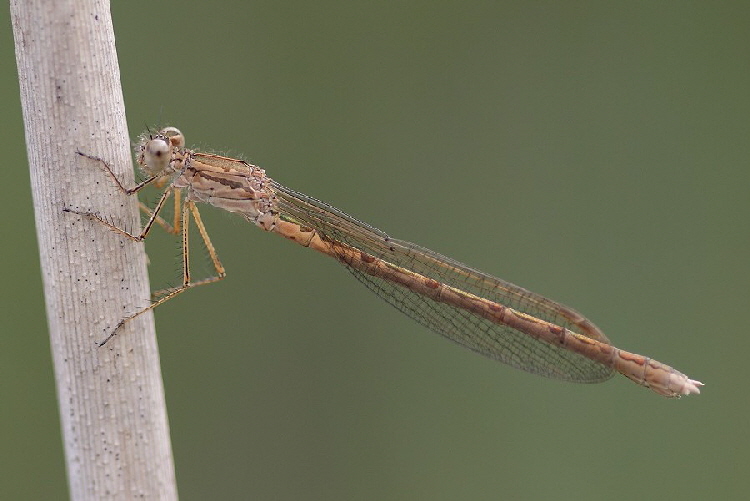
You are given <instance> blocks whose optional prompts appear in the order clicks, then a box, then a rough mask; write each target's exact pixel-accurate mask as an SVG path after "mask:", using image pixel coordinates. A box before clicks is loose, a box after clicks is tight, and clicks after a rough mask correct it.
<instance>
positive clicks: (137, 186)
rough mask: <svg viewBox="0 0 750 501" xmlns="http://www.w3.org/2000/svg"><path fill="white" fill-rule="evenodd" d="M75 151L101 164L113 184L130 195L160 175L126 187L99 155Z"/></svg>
mask: <svg viewBox="0 0 750 501" xmlns="http://www.w3.org/2000/svg"><path fill="white" fill-rule="evenodd" d="M76 153H78V154H79V155H81V156H82V157H85V158H88V159H89V160H93V161H95V162H97V163H98V164H99V165H100V166H101V168H102V170H104V172H106V173H107V174H109V177H111V178H112V180H113V181H114V182H115V184H116V185H117V187H118V188H119V189H120V191H122V192H123V193H125V194H127V195H132V194H133V193H138V192H139V191H141V189H142V188H144V187H145V186H148V185H149V184H151V183H153V182H154V181H155V180H157V179H159V177H160V176H151V177H149V178H148V179H146V180H144V181H141V182H140V183H138V184H137V185H135V186H134V187H133V188H126V187H125V186H123V185H122V183H121V182H120V180H119V179H117V176H115V173H114V172H112V168H111V167H110V166H109V164H108V163H107V162H106V161H105V160H103V159H102V158H101V157H97V156H94V155H89V154H88V153H83V152H82V151H80V150H76Z"/></svg>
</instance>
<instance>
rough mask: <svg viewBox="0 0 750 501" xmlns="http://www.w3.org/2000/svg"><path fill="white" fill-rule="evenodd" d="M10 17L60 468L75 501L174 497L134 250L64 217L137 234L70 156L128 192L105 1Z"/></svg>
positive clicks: (39, 6)
mask: <svg viewBox="0 0 750 501" xmlns="http://www.w3.org/2000/svg"><path fill="white" fill-rule="evenodd" d="M11 19H12V24H13V33H14V37H15V44H16V60H17V64H18V76H19V81H20V90H21V101H22V106H23V116H24V124H25V132H26V144H27V149H28V156H29V166H30V170H31V184H32V193H33V198H34V208H35V217H36V228H37V235H38V241H39V251H40V261H41V269H42V278H43V282H44V291H45V300H46V306H47V317H48V322H49V333H50V343H51V349H52V356H53V362H54V369H55V378H56V384H57V395H58V401H59V406H60V418H61V426H62V434H63V441H64V449H65V458H66V465H67V472H68V481H69V486H70V497H71V498H72V499H74V500H85V499H105V498H136V497H138V498H146V499H160V500H169V499H176V498H177V488H176V484H175V475H174V465H173V459H172V451H171V445H170V442H169V426H168V422H167V414H166V406H165V401H164V389H163V383H162V379H161V371H160V367H159V354H158V349H157V345H156V337H155V333H154V324H153V316H152V315H150V314H147V315H143V316H141V317H139V318H138V319H137V320H135V321H133V322H131V323H129V324H128V325H126V326H125V327H123V330H124V332H123V334H124V335H122V336H119V337H118V338H117V339H115V340H112V341H111V342H110V343H108V344H107V346H105V347H103V348H98V347H97V346H96V341H97V340H99V339H100V338H101V337H102V335H103V334H104V333H106V332H107V330H108V328H109V327H111V326H112V325H114V324H115V323H117V321H118V320H119V319H121V318H122V317H123V316H124V315H127V314H128V313H129V312H130V311H132V310H137V309H138V308H140V307H142V306H143V305H144V303H146V304H147V301H148V297H149V286H148V279H147V274H146V264H145V263H146V258H145V253H144V249H143V245H142V244H138V243H133V242H131V241H128V240H126V239H124V238H122V237H121V236H119V235H117V234H114V233H113V232H111V231H108V230H107V229H106V228H103V227H102V226H101V225H96V224H93V223H92V222H91V221H89V220H87V219H82V218H81V217H80V216H77V215H75V214H71V213H68V212H63V210H62V209H63V207H77V208H86V209H90V208H96V210H98V211H101V213H102V214H103V215H105V216H106V217H108V218H112V219H113V220H115V221H119V222H121V223H122V224H123V225H125V226H126V227H129V228H135V229H137V228H138V225H139V216H138V201H137V200H136V199H135V197H127V196H124V195H123V194H122V193H120V192H119V191H118V190H117V188H116V186H113V185H112V183H111V182H109V180H103V179H102V177H101V171H100V170H99V169H97V168H92V166H91V163H90V161H89V160H87V159H85V158H83V157H81V156H80V155H78V154H76V150H78V149H80V150H83V151H86V152H89V153H92V154H96V155H98V156H101V157H102V158H106V159H107V161H108V162H109V163H110V164H111V165H112V166H113V169H115V174H116V175H117V176H118V177H119V178H120V179H122V180H123V182H125V183H128V184H129V185H132V179H133V177H132V176H133V171H132V168H131V160H130V153H129V149H130V148H129V144H128V139H127V138H128V131H127V124H126V122H125V110H124V104H123V98H122V89H121V86H120V74H119V69H118V64H117V54H116V52H115V44H114V31H113V27H112V20H111V16H110V12H109V2H107V1H95V0H78V1H73V0H59V1H55V2H44V1H41V0H12V1H11Z"/></svg>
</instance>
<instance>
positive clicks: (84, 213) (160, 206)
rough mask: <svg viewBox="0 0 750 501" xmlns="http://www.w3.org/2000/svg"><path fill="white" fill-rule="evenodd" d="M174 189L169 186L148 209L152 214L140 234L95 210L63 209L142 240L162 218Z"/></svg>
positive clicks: (134, 238)
mask: <svg viewBox="0 0 750 501" xmlns="http://www.w3.org/2000/svg"><path fill="white" fill-rule="evenodd" d="M173 191H174V188H173V187H172V186H169V187H168V188H167V189H166V190H164V193H162V194H161V197H160V198H159V202H158V203H157V204H156V206H155V207H154V209H153V210H152V211H151V210H148V208H147V209H146V210H147V213H150V214H151V217H149V219H148V221H147V222H146V225H145V226H144V227H143V230H141V233H140V234H139V235H134V234H133V233H130V232H129V231H127V230H124V229H122V228H120V227H119V226H116V225H114V224H112V223H110V222H109V221H107V220H106V219H104V218H103V217H101V216H100V215H98V214H95V213H93V212H89V211H79V210H75V209H71V208H70V207H63V211H64V212H71V213H73V214H78V215H79V216H84V217H87V218H89V219H91V220H93V221H98V222H99V223H101V224H103V225H104V226H106V227H107V228H109V229H110V230H112V231H114V232H116V233H119V234H120V235H122V236H124V237H127V238H129V239H130V240H134V241H136V242H142V241H143V240H144V239H145V238H146V235H148V232H149V231H151V227H152V226H153V225H154V222H156V220H157V218H158V219H161V218H160V217H159V212H160V211H161V210H162V209H163V208H164V203H165V202H166V201H167V199H168V198H169V195H171V194H172V192H173ZM175 220H176V218H175ZM162 221H163V222H164V224H165V225H167V226H169V224H168V223H166V221H164V220H163V219H162ZM175 227H179V225H178V224H175ZM173 231H174V230H173Z"/></svg>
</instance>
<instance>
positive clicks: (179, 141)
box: [159, 127, 185, 148]
mask: <svg viewBox="0 0 750 501" xmlns="http://www.w3.org/2000/svg"><path fill="white" fill-rule="evenodd" d="M159 135H161V136H164V137H166V138H167V139H169V143H170V144H171V145H172V146H177V147H178V148H184V147H185V136H183V135H182V132H180V129H178V128H177V127H165V128H163V129H162V130H161V131H159Z"/></svg>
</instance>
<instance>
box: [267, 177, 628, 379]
mask: <svg viewBox="0 0 750 501" xmlns="http://www.w3.org/2000/svg"><path fill="white" fill-rule="evenodd" d="M272 189H273V190H274V192H275V194H276V197H277V209H278V211H279V214H280V216H281V217H282V218H283V219H285V220H287V221H290V222H293V223H296V224H299V225H301V226H305V227H308V228H312V229H314V230H316V231H317V232H318V234H319V235H320V236H321V237H322V238H324V239H331V240H335V241H338V242H342V243H344V244H346V245H348V246H351V247H353V248H356V249H358V250H360V251H362V252H365V253H367V254H370V255H372V256H375V257H377V258H379V259H382V260H384V261H387V262H390V263H392V264H394V265H396V266H399V267H401V268H404V269H407V270H411V271H413V272H415V273H419V274H421V275H423V276H425V277H429V278H431V279H433V280H436V281H438V282H442V283H444V284H446V285H449V286H451V287H455V288H457V289H461V290H464V291H467V292H470V293H472V294H474V295H476V296H479V297H482V298H485V299H488V300H490V301H493V302H496V303H500V304H503V305H505V306H509V307H511V308H513V309H515V310H516V311H520V312H523V313H527V314H529V315H532V316H534V317H537V318H541V319H543V320H546V321H548V322H551V323H554V324H557V325H560V326H562V327H565V328H567V329H570V330H571V331H574V332H578V333H580V334H583V335H585V336H588V337H590V338H594V339H596V340H598V341H602V342H605V343H607V344H609V340H608V339H607V338H606V337H605V336H604V334H602V333H601V331H599V329H598V328H597V327H596V326H594V325H593V324H592V323H591V322H589V321H588V320H587V319H585V318H584V317H582V316H581V315H580V314H578V313H577V312H575V311H574V310H572V309H570V308H568V307H566V306H563V305H561V304H558V303H556V302H554V301H551V300H549V299H547V298H545V297H543V296H540V295H538V294H535V293H533V292H530V291H527V290H525V289H523V288H521V287H518V286H516V285H513V284H511V283H509V282H506V281H504V280H501V279H499V278H496V277H493V276H491V275H488V274H486V273H482V272H481V271H478V270H475V269H472V268H470V267H468V266H466V265H464V264H461V263H459V262H457V261H454V260H453V259H451V258H449V257H446V256H443V255H441V254H439V253H437V252H434V251H431V250H429V249H425V248H424V247H420V246H418V245H416V244H413V243H409V242H405V241H402V240H396V239H392V238H390V237H389V236H388V235H387V234H385V233H384V232H382V231H380V230H378V229H377V228H374V227H372V226H369V225H367V224H365V223H363V222H361V221H358V220H357V219H355V218H353V217H351V216H349V215H347V214H345V213H343V212H341V211H340V210H338V209H336V208H335V207H332V206H330V205H328V204H326V203H323V202H321V201H319V200H316V199H314V198H312V197H309V196H307V195H303V194H301V193H297V192H295V191H293V190H290V189H289V188H286V187H285V186H283V185H280V184H278V183H276V182H275V181H274V182H272ZM340 258H341V259H340V261H341V262H342V263H343V264H344V265H345V266H346V268H347V269H348V270H349V271H350V272H351V273H352V274H353V275H354V276H355V277H356V278H357V280H359V281H360V282H362V283H363V284H364V285H365V286H366V287H367V288H368V289H370V290H371V291H373V292H374V293H375V294H377V295H378V296H380V297H381V298H383V299H384V300H385V301H386V302H388V303H389V304H391V305H392V306H394V307H395V308H397V309H398V310H400V311H402V312H404V313H405V314H406V315H408V316H409V317H411V318H413V319H414V320H416V321H417V322H419V323H420V324H422V325H424V326H426V327H428V328H429V329H431V330H433V331H435V332H437V333H438V334H440V335H442V336H444V337H446V338H448V339H450V340H451V341H453V342H455V343H458V344H460V345H461V346H464V347H466V348H469V349H471V350H473V351H475V352H477V353H480V354H482V355H484V356H487V357H489V358H492V359H495V360H499V361H501V362H503V363H506V364H508V365H510V366H512V367H516V368H518V369H522V370H525V371H528V372H532V373H534V374H539V375H542V376H546V377H550V378H554V379H560V380H565V381H572V382H580V383H596V382H601V381H604V380H606V379H608V378H609V377H611V376H612V374H613V372H612V370H611V369H610V368H609V367H607V366H604V365H602V364H600V363H597V362H594V361H593V360H589V359H588V358H586V357H584V356H582V355H579V354H577V353H574V352H571V351H568V350H566V349H563V348H560V347H558V346H555V345H552V344H549V343H546V342H544V341H539V340H537V339H535V338H533V337H531V336H529V335H527V334H525V333H523V332H520V331H518V330H516V329H513V328H511V327H509V326H506V325H501V324H496V323H493V322H491V321H489V320H487V319H485V318H483V317H480V316H478V315H476V314H474V313H472V312H470V311H467V310H464V309H461V308H457V307H454V306H451V305H449V304H444V303H439V302H436V301H433V300H431V299H430V298H428V297H425V296H423V295H421V294H418V293H415V292H412V291H411V290H409V289H406V288H404V287H401V286H399V285H397V284H394V283H392V282H391V281H388V280H385V279H383V278H380V277H377V276H372V275H369V274H365V273H363V272H361V271H359V270H357V269H356V268H354V267H352V266H348V265H347V262H346V260H347V259H348V258H347V257H346V256H344V255H341V256H340ZM582 326H585V328H583V329H582V328H581V327H582Z"/></svg>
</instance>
